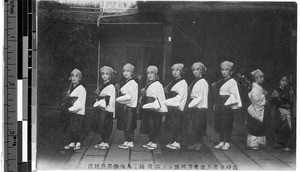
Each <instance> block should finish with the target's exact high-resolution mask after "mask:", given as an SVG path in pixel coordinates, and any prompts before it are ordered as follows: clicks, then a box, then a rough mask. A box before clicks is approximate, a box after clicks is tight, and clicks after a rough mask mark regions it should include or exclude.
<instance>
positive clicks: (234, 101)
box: [224, 80, 242, 107]
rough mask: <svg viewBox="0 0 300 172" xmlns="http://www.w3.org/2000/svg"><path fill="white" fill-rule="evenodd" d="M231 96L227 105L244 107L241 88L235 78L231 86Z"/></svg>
mask: <svg viewBox="0 0 300 172" xmlns="http://www.w3.org/2000/svg"><path fill="white" fill-rule="evenodd" d="M229 93H230V95H229V98H228V99H227V101H226V102H225V103H224V105H225V106H230V105H236V106H237V107H242V101H241V98H240V93H239V89H238V86H237V83H236V81H234V80H233V82H232V83H231V85H230V87H229Z"/></svg>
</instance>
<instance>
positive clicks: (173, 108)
mask: <svg viewBox="0 0 300 172" xmlns="http://www.w3.org/2000/svg"><path fill="white" fill-rule="evenodd" d="M171 69H172V74H173V77H174V80H173V81H172V82H171V83H170V84H169V86H168V87H167V94H168V99H167V100H166V101H165V104H166V105H167V107H168V114H167V116H166V118H167V120H168V121H169V123H170V127H171V132H172V134H171V135H172V136H171V137H172V138H171V139H172V140H171V143H169V144H168V145H167V148H170V149H180V141H181V135H182V134H181V133H182V121H183V115H184V113H183V110H184V106H185V103H186V100H187V83H186V81H185V80H184V79H183V78H182V76H183V74H184V71H183V70H184V65H183V64H182V63H177V64H174V65H173V66H172V67H171ZM168 121H167V122H168Z"/></svg>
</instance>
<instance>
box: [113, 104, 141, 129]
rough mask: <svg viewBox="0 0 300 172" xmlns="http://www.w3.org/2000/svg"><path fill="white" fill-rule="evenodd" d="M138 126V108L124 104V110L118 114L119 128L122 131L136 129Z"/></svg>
mask: <svg viewBox="0 0 300 172" xmlns="http://www.w3.org/2000/svg"><path fill="white" fill-rule="evenodd" d="M136 127H137V111H136V108H132V107H128V106H126V105H123V111H122V112H121V113H120V114H118V115H117V129H118V130H121V131H130V130H134V129H136Z"/></svg>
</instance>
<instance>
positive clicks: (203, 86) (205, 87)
mask: <svg viewBox="0 0 300 172" xmlns="http://www.w3.org/2000/svg"><path fill="white" fill-rule="evenodd" d="M194 87H196V89H197V90H199V96H198V97H197V98H194V99H193V100H192V101H191V102H190V104H189V105H188V107H189V108H192V107H196V106H197V105H198V104H200V103H201V102H203V101H204V98H205V97H207V96H205V95H207V94H208V84H205V82H200V83H199V84H197V85H195V86H194Z"/></svg>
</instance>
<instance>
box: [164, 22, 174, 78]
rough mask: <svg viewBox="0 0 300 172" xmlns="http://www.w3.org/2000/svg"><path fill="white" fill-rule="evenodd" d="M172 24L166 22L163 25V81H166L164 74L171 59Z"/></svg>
mask: <svg viewBox="0 0 300 172" xmlns="http://www.w3.org/2000/svg"><path fill="white" fill-rule="evenodd" d="M172 30H173V28H172V25H171V24H169V23H167V24H165V25H164V26H163V37H164V43H163V66H162V69H163V70H162V80H163V82H165V81H166V74H167V73H168V70H169V68H170V65H171V59H172V41H173V40H172Z"/></svg>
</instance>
